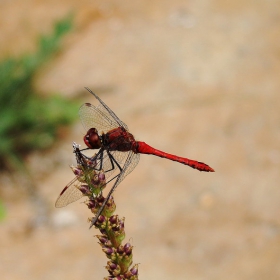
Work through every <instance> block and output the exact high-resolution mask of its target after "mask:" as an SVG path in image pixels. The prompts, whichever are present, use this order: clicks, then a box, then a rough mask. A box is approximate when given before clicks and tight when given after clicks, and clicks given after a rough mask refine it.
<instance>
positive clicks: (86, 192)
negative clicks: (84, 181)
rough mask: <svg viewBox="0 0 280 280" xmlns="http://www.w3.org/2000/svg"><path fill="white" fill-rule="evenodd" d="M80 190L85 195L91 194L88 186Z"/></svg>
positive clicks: (82, 186)
mask: <svg viewBox="0 0 280 280" xmlns="http://www.w3.org/2000/svg"><path fill="white" fill-rule="evenodd" d="M78 188H79V190H80V191H81V192H82V193H83V194H89V193H90V190H89V186H88V185H81V186H79V187H78Z"/></svg>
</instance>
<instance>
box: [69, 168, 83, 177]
mask: <svg viewBox="0 0 280 280" xmlns="http://www.w3.org/2000/svg"><path fill="white" fill-rule="evenodd" d="M71 169H72V171H73V173H74V174H75V175H76V176H77V177H81V176H82V175H83V171H82V170H81V169H80V168H78V167H75V166H71Z"/></svg>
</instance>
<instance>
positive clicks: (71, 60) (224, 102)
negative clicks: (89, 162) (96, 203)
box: [0, 0, 280, 280]
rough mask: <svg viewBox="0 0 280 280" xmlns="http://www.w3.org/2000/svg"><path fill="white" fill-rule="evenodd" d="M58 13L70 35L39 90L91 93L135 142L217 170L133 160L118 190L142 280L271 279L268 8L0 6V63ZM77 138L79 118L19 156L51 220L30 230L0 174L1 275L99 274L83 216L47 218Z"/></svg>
mask: <svg viewBox="0 0 280 280" xmlns="http://www.w3.org/2000/svg"><path fill="white" fill-rule="evenodd" d="M69 11H74V12H75V24H76V29H75V31H74V32H73V33H72V34H70V35H69V36H68V37H67V38H66V39H65V40H64V51H63V52H61V53H60V55H59V56H58V57H57V58H56V59H55V60H54V61H53V62H52V63H50V64H49V65H48V66H47V67H46V68H45V69H44V71H43V72H42V73H41V74H40V75H39V76H38V78H37V80H36V86H37V88H38V89H39V90H40V91H41V92H42V93H44V94H47V93H49V92H61V93H62V94H64V95H65V96H75V95H77V94H78V93H80V92H83V91H84V90H83V87H84V86H88V87H90V88H91V89H92V90H94V91H95V92H96V93H97V94H99V95H100V96H101V98H102V99H103V100H104V101H105V102H106V103H107V104H108V105H109V106H110V107H111V108H112V109H113V110H114V111H115V112H116V113H117V115H118V116H119V117H120V118H121V119H122V120H123V121H124V122H125V123H126V124H127V125H128V126H129V128H130V131H131V132H132V133H133V134H134V135H135V137H136V138H137V139H139V140H143V141H145V142H147V143H149V144H150V145H152V146H155V147H157V148H159V149H161V150H164V151H167V152H170V153H174V154H178V155H181V156H187V157H189V158H191V159H196V160H200V161H203V162H205V163H207V164H209V165H210V166H212V167H213V168H214V169H215V170H216V172H215V173H211V174H209V173H201V172H198V171H195V170H193V169H191V168H188V167H186V166H184V165H180V164H177V163H174V162H169V161H167V160H164V159H161V158H156V157H152V156H145V155H143V156H141V161H140V163H139V165H138V166H137V168H136V169H135V170H134V172H133V173H132V174H131V175H129V176H128V177H127V178H126V179H125V180H124V182H123V183H122V184H121V185H120V186H119V187H118V190H117V192H116V193H115V201H116V204H117V213H118V214H119V215H120V216H121V217H122V216H125V219H126V221H125V226H126V235H127V238H126V240H127V241H130V242H131V243H132V244H133V246H134V249H133V252H134V262H135V263H139V264H140V265H139V274H140V279H147V280H148V279H166V280H168V279H177V280H180V279H192V280H202V279H207V280H208V279H210V280H211V279H227V280H236V279H239V280H247V279H248V280H249V279H254V280H262V279H269V280H274V279H280V266H279V261H280V218H279V212H280V190H279V182H280V172H279V170H280V169H279V168H280V126H279V124H280V111H279V108H280V94H279V90H280V78H279V76H280V75H279V74H280V6H279V1H276V0H275V1H273V0H271V1H240V0H237V1H218V0H217V1H205V0H199V1H182V0H177V1H176V0H175V1H155V0H153V1H85V0H80V1H74V0H72V1H39V0H29V1H28V0H25V1H7V0H6V1H1V3H0V30H1V31H0V51H1V53H0V54H1V57H3V56H4V55H5V54H7V53H10V54H19V53H22V52H23V51H27V50H32V49H33V48H34V47H35V45H34V39H35V38H36V36H37V35H38V34H40V33H42V32H47V31H49V30H51V26H52V23H53V21H54V20H56V19H59V18H61V17H63V16H64V15H65V14H66V13H67V12H69ZM84 96H85V97H84V101H85V102H91V103H94V104H96V100H94V98H93V97H92V96H90V95H89V94H86V92H85V95H84ZM62 110H63V108H62ZM77 120H78V114H77ZM83 133H84V130H83V128H82V125H81V124H80V123H79V122H77V124H76V125H75V126H74V127H73V129H71V131H70V132H69V133H68V136H67V138H64V139H63V140H60V141H59V140H58V143H57V144H56V146H55V147H54V148H53V149H52V151H50V152H49V153H44V154H42V153H41V154H33V155H31V156H30V158H29V159H28V160H29V164H30V166H31V167H32V170H34V171H33V172H34V174H33V176H34V178H35V180H36V183H37V184H38V185H39V188H40V193H41V194H42V195H43V196H44V197H45V198H46V200H47V202H48V206H49V217H50V222H49V223H48V224H42V225H41V226H38V227H36V228H33V227H31V226H30V220H31V219H33V218H34V216H36V214H37V213H34V208H33V206H32V204H31V203H30V201H29V200H28V199H27V198H26V197H25V196H20V195H16V192H17V189H16V188H14V187H12V182H11V180H10V179H9V178H8V177H7V176H4V175H3V176H1V182H0V183H1V187H2V188H5V194H6V195H5V197H4V198H3V200H4V203H5V206H6V207H7V218H6V220H4V221H3V222H2V223H1V241H0V244H1V246H0V258H1V265H0V275H1V279H13V280H14V279H15V280H16V279H29V280H33V279H52V280H55V279H68V280H72V279H102V278H103V277H105V276H107V273H106V270H105V268H104V266H105V265H106V262H107V260H106V257H105V256H104V254H103V253H101V250H100V246H99V245H98V244H97V240H96V238H94V237H93V235H95V234H98V232H97V231H96V230H95V229H92V230H90V231H89V230H88V224H87V222H86V221H87V217H88V216H90V213H89V211H88V210H87V209H86V207H85V206H84V205H83V204H81V203H78V202H76V203H74V204H72V205H69V206H68V207H66V208H64V209H55V208H54V202H55V199H56V197H57V195H58V194H59V192H60V191H61V189H62V188H63V187H64V185H65V184H66V183H67V182H68V181H70V180H71V179H72V178H73V175H72V173H71V170H70V169H69V165H70V164H71V163H72V162H73V156H72V144H71V143H72V141H76V142H78V143H81V144H82V135H83Z"/></svg>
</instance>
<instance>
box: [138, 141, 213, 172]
mask: <svg viewBox="0 0 280 280" xmlns="http://www.w3.org/2000/svg"><path fill="white" fill-rule="evenodd" d="M137 152H138V153H141V154H148V155H155V156H158V157H162V158H167V159H170V160H173V161H177V162H180V163H182V164H185V165H188V166H190V167H192V168H194V169H197V170H199V171H205V172H214V169H213V168H211V167H210V166H209V165H207V164H205V163H203V162H200V161H196V160H191V159H188V158H183V157H178V156H175V155H171V154H168V153H165V152H162V151H160V150H157V149H155V148H153V147H151V146H149V145H148V144H146V143H145V142H140V141H137Z"/></svg>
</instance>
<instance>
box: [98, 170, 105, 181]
mask: <svg viewBox="0 0 280 280" xmlns="http://www.w3.org/2000/svg"><path fill="white" fill-rule="evenodd" d="M98 179H99V180H100V181H105V174H104V173H103V172H101V173H99V174H98Z"/></svg>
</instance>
